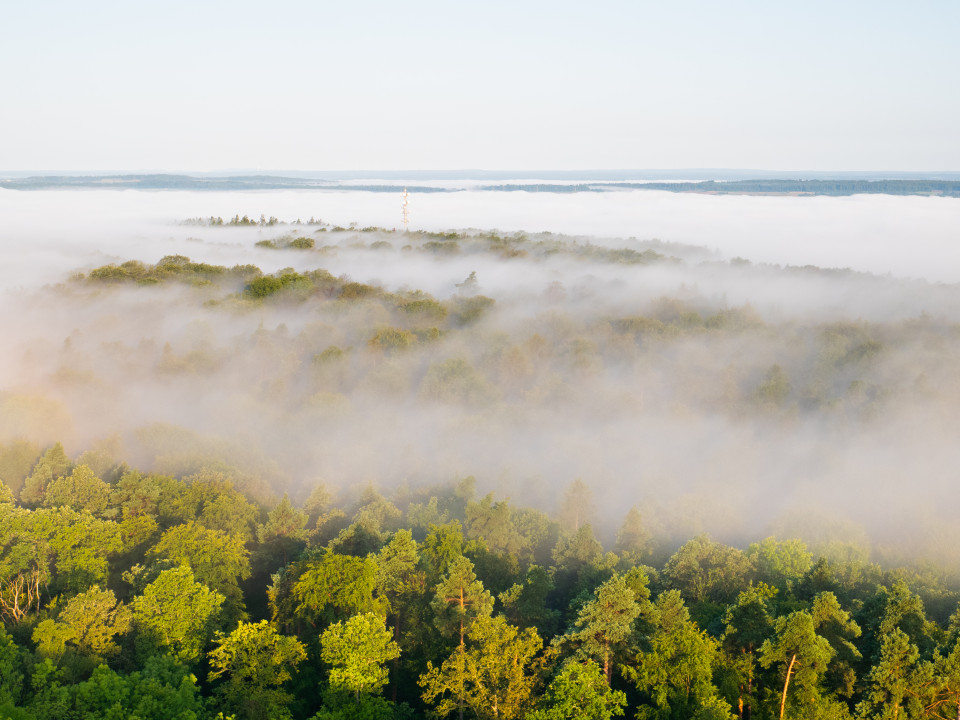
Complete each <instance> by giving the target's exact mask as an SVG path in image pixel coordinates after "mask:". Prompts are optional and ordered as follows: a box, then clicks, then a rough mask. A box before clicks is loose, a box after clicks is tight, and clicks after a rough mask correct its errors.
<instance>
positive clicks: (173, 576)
mask: <svg viewBox="0 0 960 720" xmlns="http://www.w3.org/2000/svg"><path fill="white" fill-rule="evenodd" d="M223 602H224V597H223V595H221V594H220V593H218V592H216V591H214V590H211V589H210V588H208V587H207V586H206V585H204V584H202V583H199V582H197V581H196V580H195V579H194V576H193V572H192V571H191V570H190V568H189V567H188V566H186V565H181V566H179V567H175V568H171V569H169V570H164V571H163V572H161V573H160V575H159V576H158V577H157V579H156V580H154V581H153V582H152V583H150V584H149V585H147V587H146V588H144V591H143V594H142V595H138V596H137V597H135V598H134V599H133V622H134V626H135V628H136V629H137V632H138V635H139V640H140V641H141V647H142V648H143V649H144V650H145V651H146V653H147V654H152V651H153V650H154V649H162V650H166V651H168V652H170V653H171V654H172V655H173V656H174V657H176V658H177V659H179V660H181V661H183V662H186V663H193V662H196V661H197V660H198V659H199V658H200V655H201V653H202V651H203V648H204V647H205V646H206V644H207V641H208V640H209V638H210V637H211V635H212V634H213V629H214V626H215V624H216V622H217V620H218V618H219V615H220V609H221V606H222V605H223Z"/></svg>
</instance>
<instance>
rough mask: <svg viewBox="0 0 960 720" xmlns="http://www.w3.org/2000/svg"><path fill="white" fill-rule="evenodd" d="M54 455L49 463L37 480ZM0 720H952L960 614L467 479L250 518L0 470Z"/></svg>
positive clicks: (236, 506) (98, 469)
mask: <svg viewBox="0 0 960 720" xmlns="http://www.w3.org/2000/svg"><path fill="white" fill-rule="evenodd" d="M38 454H39V457H38ZM0 472H2V474H3V476H4V477H6V478H7V482H6V484H4V485H2V486H0V616H2V620H3V629H2V630H0V717H4V718H11V719H13V720H19V719H20V718H24V719H26V718H58V719H59V718H134V717H137V718H178V719H186V718H205V717H214V716H218V717H219V716H220V715H219V714H220V713H222V714H223V716H234V717H237V718H283V717H297V718H307V717H316V718H391V717H397V718H406V717H420V716H423V715H424V714H430V715H431V716H437V717H459V716H460V715H461V714H462V715H463V716H464V717H477V718H505V719H509V718H524V717H527V718H537V719H541V718H544V719H545V718H610V717H616V716H619V715H626V716H628V717H640V718H649V719H653V718H662V719H664V720H665V719H667V718H711V719H720V718H731V717H733V716H738V717H744V718H758V719H759V718H780V717H790V718H800V717H803V718H813V717H818V718H819V717H829V718H846V717H853V716H856V717H864V718H874V717H877V718H880V717H882V718H897V717H904V718H907V717H916V718H921V717H930V718H953V717H956V715H957V713H958V712H960V705H958V702H960V611H958V609H957V603H958V599H960V593H958V591H957V585H956V583H955V582H954V581H947V580H945V579H944V578H943V577H942V576H941V575H940V574H938V573H937V572H936V570H935V569H934V568H931V567H929V566H927V567H923V566H911V567H889V568H882V567H880V566H879V565H876V564H874V563H871V562H870V560H869V548H866V547H862V546H857V545H855V544H852V543H846V542H842V541H836V540H834V541H829V540H828V541H826V542H823V543H821V544H820V547H819V548H814V549H811V548H809V547H808V546H807V545H806V544H805V543H804V542H803V541H802V540H799V539H792V538H775V537H768V538H765V539H763V540H761V541H759V542H756V543H752V544H750V545H749V546H748V547H746V548H744V549H740V548H736V547H732V546H730V545H726V544H723V543H719V542H715V541H713V540H711V539H710V538H709V537H708V536H705V535H701V536H697V537H693V538H690V539H688V540H687V541H686V542H684V543H683V544H682V545H681V546H680V547H674V546H673V545H671V544H670V543H669V541H665V539H664V538H662V537H657V536H655V535H653V534H651V532H650V530H649V525H648V523H647V522H646V521H645V518H644V512H643V509H642V508H640V509H638V508H633V509H631V510H630V511H629V512H627V513H626V515H625V517H624V518H623V521H622V524H621V525H620V527H619V530H618V531H617V534H616V542H615V544H614V545H613V546H612V547H609V548H604V546H603V545H602V544H601V543H600V542H598V540H597V539H596V537H595V534H594V531H593V528H592V525H591V523H590V521H591V520H592V519H594V511H593V509H592V500H591V493H590V491H589V489H588V488H587V486H586V485H585V484H584V483H582V482H575V483H573V484H571V485H570V486H568V487H567V488H565V490H564V496H563V502H562V504H561V505H560V508H559V512H558V513H557V515H556V516H555V517H551V516H549V515H547V514H545V513H543V512H540V511H536V510H532V509H530V508H524V507H518V506H516V505H513V504H511V503H510V502H509V501H508V500H506V499H497V498H495V497H493V496H492V495H486V496H484V497H478V496H477V494H476V491H475V483H474V481H473V479H472V478H465V479H462V480H460V481H459V482H456V483H453V484H450V485H447V486H440V487H434V488H429V489H424V490H420V491H409V490H407V491H405V492H398V493H396V494H394V495H393V496H392V497H384V496H383V495H381V494H379V493H377V492H376V491H374V490H373V489H371V488H366V489H360V490H357V491H355V492H353V493H351V494H352V495H353V497H352V499H351V498H348V497H344V498H342V499H338V498H336V497H335V496H334V494H333V493H332V492H331V490H330V489H329V488H327V487H325V486H317V487H315V488H313V490H312V492H311V493H310V495H309V496H308V497H307V499H306V500H305V502H303V503H302V504H300V505H296V504H294V503H291V501H290V500H289V499H288V498H287V496H283V497H282V498H281V499H280V500H279V501H277V502H275V503H273V504H272V505H264V504H262V503H258V502H255V501H253V500H251V498H250V497H249V496H248V495H246V494H245V493H244V492H243V488H242V487H241V486H238V485H237V484H236V483H235V481H234V479H232V478H231V477H229V476H228V475H226V474H224V473H222V472H217V471H210V470H207V471H202V472H199V473H196V474H194V475H191V476H187V477H179V478H178V477H171V476H168V475H157V474H150V473H142V472H139V471H137V470H134V469H132V468H129V467H127V466H126V465H125V464H124V463H122V462H119V461H118V460H117V458H115V457H111V456H110V455H109V453H108V452H106V451H105V450H103V449H99V450H94V451H88V452H85V453H84V454H82V455H80V456H79V457H77V458H75V459H71V458H69V457H68V456H67V455H66V454H65V452H64V450H63V447H62V446H61V445H60V444H55V445H53V446H52V447H49V448H46V449H45V450H43V451H42V453H40V449H39V448H38V447H37V446H35V445H32V444H31V443H29V442H25V441H21V442H12V443H8V444H6V445H4V446H3V447H2V449H0Z"/></svg>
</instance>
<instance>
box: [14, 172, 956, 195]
mask: <svg viewBox="0 0 960 720" xmlns="http://www.w3.org/2000/svg"><path fill="white" fill-rule="evenodd" d="M0 188H5V189H8V190H54V189H63V188H99V189H117V190H128V189H136V190H215V191H231V190H291V189H315V190H355V191H361V192H390V193H398V192H402V191H403V189H404V188H406V189H407V190H408V191H410V192H416V193H434V192H463V191H464V189H463V188H454V187H432V186H426V185H418V186H413V185H406V186H405V185H403V184H400V183H397V184H370V185H353V184H345V183H342V182H339V181H335V180H323V179H311V178H290V177H279V176H271V175H242V176H234V177H218V178H211V177H193V176H190V175H85V176H71V175H48V176H36V177H28V178H17V179H10V180H0ZM483 189H484V190H492V191H497V192H549V193H574V192H605V191H609V190H665V191H667V192H696V193H716V194H768V193H769V194H783V195H789V194H799V195H858V194H865V193H866V194H874V195H876V194H882V195H942V196H946V197H960V181H958V180H926V179H922V178H920V179H917V178H913V179H890V180H856V179H829V180H793V179H771V180H734V181H716V180H705V181H696V182H602V183H591V182H582V183H575V184H560V183H539V184H530V183H510V182H507V183H503V184H500V185H489V186H484V187H483Z"/></svg>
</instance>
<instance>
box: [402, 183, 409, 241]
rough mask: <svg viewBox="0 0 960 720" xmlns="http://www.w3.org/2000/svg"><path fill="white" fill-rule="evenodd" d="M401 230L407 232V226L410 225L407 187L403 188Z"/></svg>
mask: <svg viewBox="0 0 960 720" xmlns="http://www.w3.org/2000/svg"><path fill="white" fill-rule="evenodd" d="M401 207H403V231H404V232H407V229H408V226H409V225H410V193H408V192H407V189H406V188H404V189H403V205H402V206H401Z"/></svg>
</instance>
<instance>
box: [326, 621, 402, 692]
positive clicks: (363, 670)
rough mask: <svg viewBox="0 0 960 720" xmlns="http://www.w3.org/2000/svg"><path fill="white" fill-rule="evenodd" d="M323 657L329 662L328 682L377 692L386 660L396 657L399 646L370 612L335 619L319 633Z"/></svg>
mask: <svg viewBox="0 0 960 720" xmlns="http://www.w3.org/2000/svg"><path fill="white" fill-rule="evenodd" d="M320 644H321V646H322V648H323V650H322V654H321V656H322V657H323V661H324V662H325V663H327V664H328V665H330V685H331V686H332V687H334V688H340V689H343V690H346V691H349V692H351V693H353V695H354V697H355V698H356V701H357V702H358V703H359V701H360V695H361V694H375V693H379V692H380V690H381V688H383V686H384V685H386V684H387V674H388V672H387V668H386V663H388V662H390V661H391V660H394V659H396V658H398V657H400V647H399V646H398V645H397V643H395V642H394V641H393V638H392V633H391V632H390V630H388V629H387V628H386V626H385V625H384V623H383V618H382V617H380V616H379V615H376V614H374V613H371V612H367V613H363V614H361V615H354V616H353V617H352V618H350V619H349V620H347V621H346V622H342V623H341V622H337V623H334V624H333V625H331V626H330V627H328V628H327V629H326V630H325V631H324V632H323V635H321V636H320Z"/></svg>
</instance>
